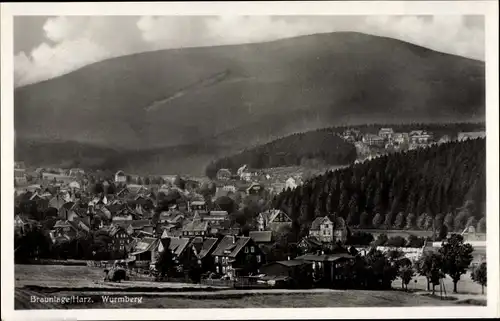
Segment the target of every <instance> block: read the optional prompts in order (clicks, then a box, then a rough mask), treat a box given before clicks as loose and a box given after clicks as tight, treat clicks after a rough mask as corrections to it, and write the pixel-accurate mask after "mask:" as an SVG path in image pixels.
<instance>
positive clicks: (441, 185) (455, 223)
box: [273, 139, 486, 233]
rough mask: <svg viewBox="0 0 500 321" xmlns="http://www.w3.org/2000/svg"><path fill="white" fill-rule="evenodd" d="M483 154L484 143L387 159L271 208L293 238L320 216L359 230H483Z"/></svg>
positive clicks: (312, 184) (332, 177) (308, 187)
mask: <svg viewBox="0 0 500 321" xmlns="http://www.w3.org/2000/svg"><path fill="white" fill-rule="evenodd" d="M485 154H486V144H485V139H476V140H468V141H465V142H451V143H446V144H442V145H436V146H432V147H430V148H426V149H417V150H412V151H408V152H404V153H396V154H391V155H387V156H383V157H380V158H377V159H374V160H372V161H369V162H366V163H362V164H356V165H353V166H349V167H347V168H345V169H340V170H338V171H334V172H331V171H330V172H327V173H326V174H325V175H320V176H317V177H314V178H312V179H310V180H308V181H307V182H306V183H305V184H304V185H303V186H300V187H298V188H296V189H295V190H293V191H292V190H288V191H284V192H283V193H281V194H280V195H278V196H277V198H276V199H275V200H274V204H273V205H274V206H276V207H277V208H282V209H284V210H286V211H287V212H288V213H289V214H290V216H291V217H292V219H293V220H294V222H295V224H294V228H295V232H297V233H307V231H306V230H307V227H308V226H309V225H310V223H311V222H312V221H313V220H314V218H315V217H318V216H324V215H337V216H341V217H343V218H345V219H346V222H347V224H348V225H349V226H351V227H355V226H358V227H361V228H379V229H380V228H388V229H392V228H395V229H404V228H406V229H415V228H417V229H422V230H431V229H432V227H433V226H434V227H435V228H436V230H437V231H439V230H440V229H442V228H443V226H446V228H447V231H448V232H451V231H458V232H459V231H462V230H463V229H464V228H465V226H467V225H469V224H472V225H475V224H478V225H481V224H482V225H481V228H480V230H484V224H485V222H486V221H485V219H486V214H485V209H486V208H485V205H486V204H485V202H486V168H485V165H486V164H485V162H484V159H485Z"/></svg>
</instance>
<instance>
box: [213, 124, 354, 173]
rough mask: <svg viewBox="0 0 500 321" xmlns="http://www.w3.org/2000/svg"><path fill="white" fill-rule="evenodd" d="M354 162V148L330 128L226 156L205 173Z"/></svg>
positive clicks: (300, 134) (292, 136) (288, 137)
mask: <svg viewBox="0 0 500 321" xmlns="http://www.w3.org/2000/svg"><path fill="white" fill-rule="evenodd" d="M355 159H356V148H355V147H354V145H353V144H350V143H347V142H345V141H344V140H342V139H341V138H340V137H338V136H336V135H335V131H334V130H333V129H319V130H315V131H310V132H307V133H298V134H293V135H290V136H287V137H284V138H281V139H277V140H275V141H272V142H270V143H268V144H265V145H261V146H258V147H255V148H252V149H248V150H244V151H243V152H241V153H239V154H236V155H232V156H229V157H225V158H221V159H219V160H217V161H215V162H212V163H211V164H209V165H208V166H207V170H206V174H207V176H209V177H213V176H215V173H216V172H217V170H218V169H220V168H229V169H232V170H233V171H235V170H237V169H238V168H239V167H240V166H242V165H244V164H247V165H248V166H249V167H251V168H270V167H281V166H297V165H301V164H304V163H306V162H311V161H316V162H320V163H323V164H327V165H346V164H349V163H352V162H354V160H355Z"/></svg>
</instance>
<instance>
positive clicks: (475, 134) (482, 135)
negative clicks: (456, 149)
mask: <svg viewBox="0 0 500 321" xmlns="http://www.w3.org/2000/svg"><path fill="white" fill-rule="evenodd" d="M485 137H486V132H484V131H481V132H462V133H458V135H457V139H458V140H459V141H464V140H468V139H477V138H485Z"/></svg>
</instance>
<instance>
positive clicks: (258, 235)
mask: <svg viewBox="0 0 500 321" xmlns="http://www.w3.org/2000/svg"><path fill="white" fill-rule="evenodd" d="M248 236H249V237H250V238H251V239H252V240H253V241H254V242H255V243H270V242H272V239H273V232H272V231H250V232H249V235H248Z"/></svg>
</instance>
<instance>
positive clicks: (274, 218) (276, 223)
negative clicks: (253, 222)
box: [257, 209, 292, 231]
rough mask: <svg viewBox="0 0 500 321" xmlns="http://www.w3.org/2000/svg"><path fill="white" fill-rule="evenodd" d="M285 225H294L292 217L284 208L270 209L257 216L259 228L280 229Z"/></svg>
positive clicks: (263, 229)
mask: <svg viewBox="0 0 500 321" xmlns="http://www.w3.org/2000/svg"><path fill="white" fill-rule="evenodd" d="M284 226H289V227H291V226H292V219H291V218H290V217H289V216H288V215H287V214H286V213H285V212H283V211H282V210H277V209H274V210H269V211H266V212H262V213H260V214H259V216H257V230H259V231H265V230H271V231H278V230H280V229H281V228H282V227H284Z"/></svg>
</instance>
